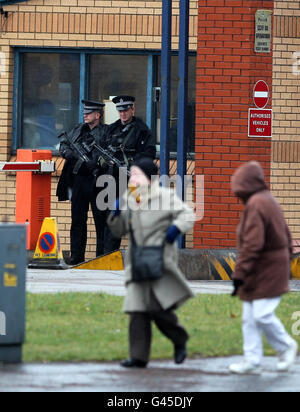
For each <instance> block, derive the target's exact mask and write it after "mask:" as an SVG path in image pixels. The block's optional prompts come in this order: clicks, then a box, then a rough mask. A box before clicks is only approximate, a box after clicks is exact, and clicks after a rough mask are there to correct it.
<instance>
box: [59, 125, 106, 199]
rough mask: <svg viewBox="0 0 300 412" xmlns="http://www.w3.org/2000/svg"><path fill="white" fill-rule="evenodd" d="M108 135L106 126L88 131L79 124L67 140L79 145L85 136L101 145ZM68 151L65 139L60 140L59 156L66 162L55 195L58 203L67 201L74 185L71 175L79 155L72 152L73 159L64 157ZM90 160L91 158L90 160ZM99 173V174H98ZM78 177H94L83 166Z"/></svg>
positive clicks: (73, 176) (86, 126)
mask: <svg viewBox="0 0 300 412" xmlns="http://www.w3.org/2000/svg"><path fill="white" fill-rule="evenodd" d="M107 133H108V126H107V125H103V124H99V126H97V127H95V128H94V129H92V130H91V129H90V128H89V126H88V125H87V124H85V123H80V124H79V125H77V126H75V127H74V129H72V130H71V132H69V133H68V136H69V139H70V140H71V141H72V142H73V143H80V141H81V139H85V138H86V137H87V136H89V135H90V136H92V137H94V138H95V140H96V142H97V144H99V145H102V144H103V142H104V141H105V136H106V134H107ZM69 150H70V147H69V145H68V141H67V139H66V138H65V137H63V138H62V139H61V143H60V148H59V151H60V154H61V155H62V157H64V158H66V159H67V160H66V162H65V164H64V168H63V171H62V174H61V177H60V180H59V182H58V186H57V191H56V195H57V197H58V200H59V201H65V200H69V194H68V188H72V187H73V184H74V178H75V174H74V173H73V170H74V167H75V165H76V163H77V160H78V159H79V155H78V154H77V153H76V152H75V151H74V150H73V155H74V157H73V158H71V159H70V158H69V157H68V156H66V153H67V151H69ZM91 160H92V158H91ZM100 173H101V172H100ZM78 174H79V175H85V176H91V178H94V176H93V175H92V174H91V172H90V171H89V170H88V169H87V167H86V165H85V164H83V165H82V166H81V168H80V170H79V171H78Z"/></svg>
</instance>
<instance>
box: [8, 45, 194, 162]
mask: <svg viewBox="0 0 300 412" xmlns="http://www.w3.org/2000/svg"><path fill="white" fill-rule="evenodd" d="M13 49H14V83H13V119H12V120H13V125H12V146H11V148H12V154H15V153H16V151H17V149H18V148H20V146H21V141H20V136H21V127H22V123H21V113H22V100H23V96H22V92H23V55H24V54H25V53H48V54H49V53H55V54H66V53H68V54H78V55H80V74H79V75H80V81H79V87H80V90H79V112H78V123H81V122H82V121H83V114H82V113H83V105H82V103H81V100H83V99H85V98H87V97H88V96H87V94H88V88H89V63H90V58H89V57H90V56H91V55H127V56H134V55H139V56H147V57H148V74H147V107H146V119H147V121H146V122H147V125H148V127H149V128H150V129H151V130H152V131H154V130H155V118H156V107H155V105H156V104H155V102H154V101H153V88H154V87H156V86H157V83H156V82H157V76H156V73H157V67H158V57H159V56H161V51H160V50H150V49H148V50H140V49H132V50H125V49H105V48H101V49H94V48H61V47H42V48H40V47H13ZM172 56H178V51H173V52H172ZM189 56H196V52H193V51H191V52H190V53H189ZM49 150H51V151H52V153H53V155H54V156H55V155H58V154H59V152H58V151H57V150H55V149H54V150H53V149H51V148H50V149H49ZM171 155H172V154H171ZM173 156H174V158H177V154H173ZM173 156H172V157H173Z"/></svg>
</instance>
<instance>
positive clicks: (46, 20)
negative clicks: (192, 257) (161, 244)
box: [0, 0, 198, 257]
mask: <svg viewBox="0 0 300 412" xmlns="http://www.w3.org/2000/svg"><path fill="white" fill-rule="evenodd" d="M161 4H162V2H161V1H141V0H134V1H108V0H31V1H28V2H21V3H15V4H12V5H7V6H4V10H6V11H8V13H9V14H8V19H7V20H6V19H5V18H4V17H3V16H2V17H0V30H1V32H0V52H1V56H2V57H1V61H0V68H1V76H0V120H1V121H0V161H8V160H10V159H11V160H13V158H11V138H12V110H13V109H12V102H13V68H14V54H13V48H12V47H13V46H24V47H70V48H85V47H88V48H104V49H106V48H107V49H110V48H121V49H126V50H127V49H140V50H145V49H157V50H159V49H160V48H161ZM173 6H174V7H173V45H172V47H173V48H174V49H177V48H178V41H179V38H178V35H179V1H174V2H173ZM190 6H191V12H190V14H191V18H190V49H191V50H196V48H197V29H198V3H197V1H194V0H191V2H190ZM57 166H58V172H57V173H56V174H55V175H54V176H53V179H52V206H51V207H52V216H53V217H57V219H58V224H59V231H60V236H61V241H62V247H63V249H64V250H69V228H70V222H71V219H70V214H71V213H70V205H69V203H67V202H63V203H58V202H57V198H56V196H55V190H56V186H57V181H58V175H59V173H60V170H61V166H62V163H61V159H58V160H57ZM0 195H1V196H0V219H3V218H4V217H5V218H7V219H8V220H9V221H11V222H13V221H14V209H15V175H13V174H11V175H9V176H8V175H4V174H1V173H0ZM88 236H89V240H88V247H87V251H88V253H87V257H93V256H94V251H95V237H96V235H95V230H94V226H93V222H92V217H91V216H90V217H89V231H88ZM188 245H189V246H190V247H192V236H191V235H190V236H189V237H188Z"/></svg>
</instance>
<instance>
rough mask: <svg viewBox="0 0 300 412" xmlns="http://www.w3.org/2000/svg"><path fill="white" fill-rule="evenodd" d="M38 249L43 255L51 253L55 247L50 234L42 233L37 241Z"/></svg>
mask: <svg viewBox="0 0 300 412" xmlns="http://www.w3.org/2000/svg"><path fill="white" fill-rule="evenodd" d="M39 247H40V249H41V251H42V252H43V253H45V254H48V253H51V252H52V250H53V249H54V247H55V239H54V236H53V235H52V233H43V234H42V235H41V237H40V240H39Z"/></svg>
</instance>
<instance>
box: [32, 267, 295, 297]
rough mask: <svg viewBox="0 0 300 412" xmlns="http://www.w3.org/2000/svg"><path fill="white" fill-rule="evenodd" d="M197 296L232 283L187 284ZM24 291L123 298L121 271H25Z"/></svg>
mask: <svg viewBox="0 0 300 412" xmlns="http://www.w3.org/2000/svg"><path fill="white" fill-rule="evenodd" d="M189 284H190V286H191V288H192V289H193V291H194V292H195V293H196V294H199V293H213V294H229V293H231V292H232V290H233V288H232V282H225V281H202V280H196V281H190V282H189ZM291 290H292V291H300V280H293V281H292V282H291ZM27 291H28V292H31V293H60V292H95V293H101V292H102V293H108V294H112V295H117V296H124V294H125V286H124V272H122V271H121V272H114V271H99V270H78V269H77V270H75V269H68V270H41V269H28V270H27Z"/></svg>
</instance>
